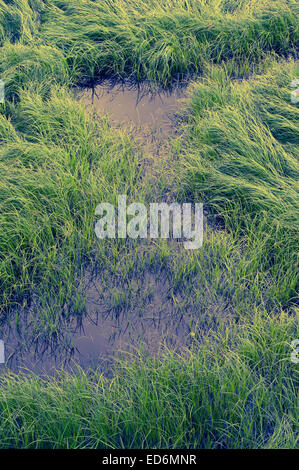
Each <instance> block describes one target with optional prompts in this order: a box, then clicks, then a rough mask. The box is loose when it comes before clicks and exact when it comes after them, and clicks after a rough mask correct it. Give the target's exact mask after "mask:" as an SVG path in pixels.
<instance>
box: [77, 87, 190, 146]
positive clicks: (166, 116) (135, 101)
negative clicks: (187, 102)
mask: <svg viewBox="0 0 299 470" xmlns="http://www.w3.org/2000/svg"><path fill="white" fill-rule="evenodd" d="M75 94H76V97H77V98H78V99H80V100H81V101H82V102H83V103H85V104H86V105H93V106H94V108H95V109H96V111H97V113H98V114H99V115H101V114H108V115H109V116H110V118H111V120H112V121H114V122H116V123H120V124H122V125H123V126H124V125H125V126H127V127H130V128H133V129H134V130H135V132H139V133H142V134H143V135H151V136H152V137H153V138H154V139H162V138H165V137H167V135H168V134H169V133H170V132H171V130H172V128H173V118H174V115H175V113H176V112H177V111H178V108H179V105H180V103H181V101H182V99H183V98H184V97H185V94H186V87H182V86H180V87H177V88H174V89H172V90H171V91H160V92H156V93H149V91H148V90H145V89H140V88H137V87H136V86H130V85H128V84H116V85H112V84H111V82H109V81H104V82H103V83H101V84H100V85H97V86H96V87H95V88H84V89H77V90H76V91H75Z"/></svg>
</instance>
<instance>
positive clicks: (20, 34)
mask: <svg viewBox="0 0 299 470" xmlns="http://www.w3.org/2000/svg"><path fill="white" fill-rule="evenodd" d="M43 7H44V2H43V1H41V0H1V1H0V45H1V46H2V45H3V43H4V42H5V41H10V42H12V43H14V42H17V41H22V42H24V43H30V42H31V41H32V40H33V38H34V35H35V33H36V32H37V30H38V27H39V24H40V14H41V11H42V9H43Z"/></svg>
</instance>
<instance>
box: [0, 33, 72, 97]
mask: <svg viewBox="0 0 299 470" xmlns="http://www.w3.org/2000/svg"><path fill="white" fill-rule="evenodd" d="M0 76H1V79H2V80H3V81H4V82H5V91H6V99H7V100H10V99H12V98H15V97H19V93H20V92H21V90H22V88H24V87H27V88H28V85H29V83H30V84H31V88H34V91H35V92H36V93H39V94H43V95H46V94H47V93H49V90H50V88H51V87H52V86H53V84H54V83H57V84H61V85H64V84H68V85H70V84H71V83H70V77H69V70H68V66H67V62H66V59H65V58H64V56H63V54H62V52H61V51H59V50H58V49H56V48H53V47H48V46H43V45H24V44H20V43H18V44H10V43H9V42H6V43H5V44H4V45H3V47H2V48H1V54H0Z"/></svg>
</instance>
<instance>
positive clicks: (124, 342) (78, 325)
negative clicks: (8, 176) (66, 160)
mask: <svg viewBox="0 0 299 470" xmlns="http://www.w3.org/2000/svg"><path fill="white" fill-rule="evenodd" d="M185 90H186V89H185V88H177V89H174V90H173V91H172V92H160V93H156V94H154V95H153V94H149V93H145V92H144V91H141V90H140V89H137V88H134V87H131V86H129V85H124V84H117V85H114V86H112V85H111V84H110V83H109V82H104V83H102V84H101V85H98V86H96V87H95V88H94V89H78V90H76V91H75V94H76V97H77V99H79V100H80V101H82V102H83V103H85V104H86V106H87V107H89V106H93V107H94V108H93V109H95V110H96V113H98V114H99V115H103V114H108V115H109V117H110V119H111V121H112V123H115V124H120V125H122V126H124V127H127V128H130V129H133V130H134V131H135V132H137V134H138V133H139V132H141V133H142V134H147V135H151V136H152V137H153V140H154V141H155V142H156V143H157V142H159V143H161V142H162V141H163V140H164V141H165V139H166V140H167V137H168V136H169V134H170V133H171V132H172V129H173V119H174V116H175V113H176V112H177V111H178V110H179V107H180V103H181V100H182V98H184V96H185ZM134 283H135V287H134ZM83 285H84V303H85V307H84V311H83V312H82V314H81V315H76V316H73V317H71V318H70V317H68V318H65V319H62V321H61V324H60V325H59V327H58V330H57V331H58V333H57V334H56V335H50V336H49V337H47V336H46V335H42V334H41V331H42V326H41V321H40V319H39V318H38V311H39V301H38V299H36V301H35V303H34V302H33V305H32V306H31V307H30V308H29V309H28V310H27V311H26V309H25V310H23V311H19V312H18V313H17V314H16V315H11V317H10V318H9V319H6V320H4V321H3V322H2V324H1V323H0V339H2V340H3V341H4V346H5V361H6V362H5V364H0V371H1V370H2V371H4V370H6V369H10V370H12V371H14V372H17V371H20V370H29V371H34V372H37V373H41V374H42V373H46V374H55V371H56V369H57V368H58V369H59V368H66V369H69V368H71V367H72V366H75V364H79V365H80V366H82V367H83V368H85V369H87V368H94V367H96V366H98V365H99V363H100V365H101V366H103V368H105V367H108V369H109V364H111V362H110V361H111V357H113V356H115V354H118V352H119V351H127V352H132V351H134V350H136V348H139V347H142V348H144V350H145V351H147V352H149V353H150V354H152V353H156V352H158V351H159V350H160V348H161V343H163V344H165V345H166V346H167V347H169V348H171V349H180V350H181V349H183V348H184V347H185V346H188V344H189V343H190V331H191V322H192V315H191V313H190V314H189V313H188V310H187V311H186V309H184V308H181V305H180V299H179V298H177V299H175V301H174V300H173V299H172V298H171V296H170V295H169V288H170V286H169V284H168V281H167V276H163V275H154V274H150V273H147V274H146V275H145V276H144V279H142V280H140V279H138V278H136V279H135V280H134V279H131V280H130V286H131V287H130V288H131V294H130V296H131V297H130V302H129V305H125V306H117V307H116V306H115V298H114V297H115V296H114V297H113V295H112V294H111V295H110V294H109V295H106V296H105V295H103V292H102V290H101V282H100V280H99V279H98V278H97V277H94V276H92V275H90V273H87V275H86V279H84V280H83ZM140 285H141V287H140ZM132 286H133V287H132ZM112 291H113V289H112ZM144 292H146V295H144ZM122 295H123V294H122ZM181 301H183V299H181ZM182 311H184V314H182Z"/></svg>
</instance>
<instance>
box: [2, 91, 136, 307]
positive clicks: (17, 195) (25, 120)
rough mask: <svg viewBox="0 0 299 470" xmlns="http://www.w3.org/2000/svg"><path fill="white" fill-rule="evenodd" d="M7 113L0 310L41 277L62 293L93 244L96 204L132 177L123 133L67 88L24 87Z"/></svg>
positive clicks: (48, 288) (47, 289) (132, 159)
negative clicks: (45, 96)
mask: <svg viewBox="0 0 299 470" xmlns="http://www.w3.org/2000/svg"><path fill="white" fill-rule="evenodd" d="M9 112H10V118H9V119H8V118H7V117H6V116H5V115H0V126H1V138H0V139H1V148H0V173H1V182H0V187H1V190H0V208H1V209H0V218H1V228H0V231H1V236H0V239H1V241H0V260H1V263H0V279H1V281H0V284H1V289H0V299H1V300H0V303H1V311H2V312H3V309H4V310H5V309H7V308H8V307H9V306H10V303H11V302H12V301H13V299H14V302H15V301H16V300H17V299H20V298H24V297H25V298H26V296H27V294H28V291H30V290H31V289H32V288H33V287H34V286H35V285H36V284H37V283H39V282H40V281H41V280H43V290H44V295H45V296H46V295H48V296H50V297H51V296H53V295H54V296H55V295H61V296H62V297H63V295H66V292H65V289H63V285H64V284H66V286H69V284H72V283H73V281H74V269H77V268H78V265H80V260H81V262H82V260H83V259H84V256H86V253H87V252H88V250H89V251H90V252H91V251H92V249H93V247H94V246H95V237H94V231H93V228H94V210H95V207H96V205H97V204H98V203H99V202H100V201H101V200H107V199H109V200H110V199H111V200H112V202H113V198H116V197H117V194H118V192H119V191H121V192H123V193H129V192H130V190H131V188H134V184H135V183H136V181H137V180H138V178H139V169H138V166H137V158H138V153H135V151H134V147H133V144H132V142H131V141H130V139H129V137H127V136H126V135H125V133H124V132H123V131H121V130H116V129H114V131H113V132H111V131H110V125H109V123H108V121H107V119H106V118H103V119H102V120H95V119H94V118H93V116H92V115H91V114H90V113H89V112H88V111H87V110H86V108H85V107H84V106H83V105H82V104H80V103H78V102H77V101H76V100H75V99H74V97H73V96H72V95H71V93H70V92H69V91H68V90H67V89H65V88H62V87H56V88H55V87H54V88H52V90H51V93H50V95H49V97H48V99H47V100H44V99H43V97H42V96H41V95H38V94H36V90H35V88H34V89H33V90H32V89H31V88H30V87H29V89H27V91H23V93H22V95H21V96H20V101H19V103H18V105H17V107H16V108H14V107H13V106H11V108H10V111H9ZM133 190H134V189H133ZM79 270H80V269H79ZM60 290H61V291H62V292H61V293H60V294H59V292H60ZM67 290H68V288H67ZM71 291H72V289H71ZM53 292H56V294H53ZM20 296H21V297H20ZM13 305H14V304H13Z"/></svg>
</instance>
